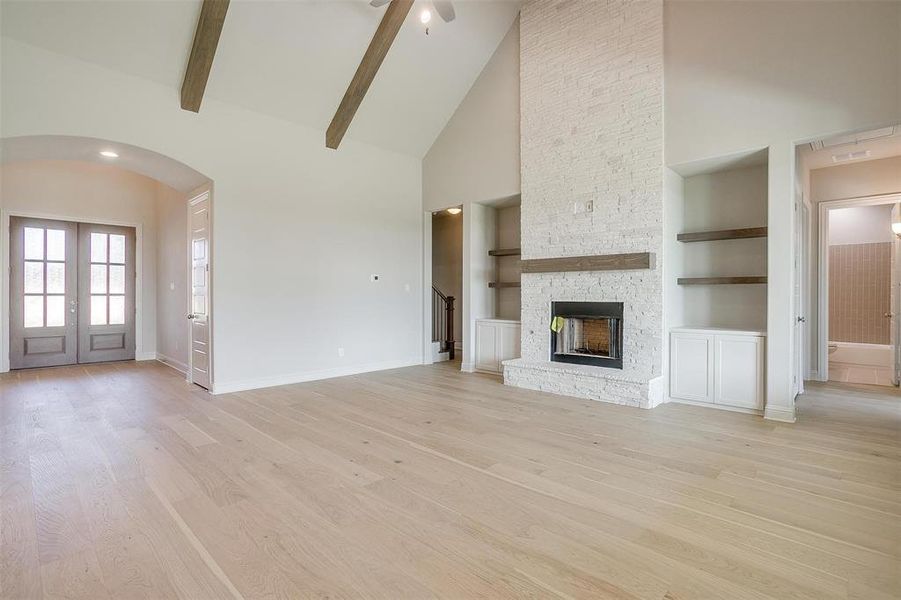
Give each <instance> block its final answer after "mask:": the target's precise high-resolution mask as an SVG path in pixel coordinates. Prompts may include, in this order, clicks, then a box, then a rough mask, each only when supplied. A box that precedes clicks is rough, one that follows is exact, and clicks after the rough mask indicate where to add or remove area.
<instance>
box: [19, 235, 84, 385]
mask: <svg viewBox="0 0 901 600" xmlns="http://www.w3.org/2000/svg"><path fill="white" fill-rule="evenodd" d="M77 231H78V226H77V225H76V224H75V223H68V222H65V221H50V220H46V219H26V218H18V217H12V218H10V254H9V257H10V278H9V282H10V303H9V305H10V315H9V325H10V327H9V329H10V348H9V366H10V368H11V369H27V368H31V367H54V366H59V365H70V364H74V363H75V362H76V361H77V360H78V344H77V341H76V340H77V331H78V326H77V319H76V314H75V305H76V289H77V280H76V264H77V263H76V254H77V246H76V237H77Z"/></svg>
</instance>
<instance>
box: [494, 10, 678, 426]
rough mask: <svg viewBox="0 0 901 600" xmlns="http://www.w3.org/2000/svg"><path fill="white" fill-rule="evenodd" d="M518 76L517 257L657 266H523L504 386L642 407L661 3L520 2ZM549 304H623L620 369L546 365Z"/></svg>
mask: <svg viewBox="0 0 901 600" xmlns="http://www.w3.org/2000/svg"><path fill="white" fill-rule="evenodd" d="M520 73H521V75H520V78H521V83H520V108H521V122H520V132H521V133H520V135H521V138H520V146H521V155H522V159H521V160H522V222H521V226H522V245H521V247H522V258H523V260H524V261H525V260H530V259H547V258H560V257H573V256H597V255H609V254H614V253H629V252H650V253H653V254H654V255H655V256H656V257H657V260H656V264H653V265H651V267H650V268H646V269H634V270H612V271H573V272H551V273H526V272H524V273H523V275H522V282H521V286H522V287H521V293H522V317H521V320H522V354H521V356H522V357H521V358H519V359H515V360H511V361H506V362H505V363H504V382H505V383H506V384H508V385H513V386H518V387H523V388H529V389H536V390H542V391H546V392H552V393H556V394H563V395H568V396H576V397H580V398H588V399H593V400H599V401H604V402H613V403H617V404H626V405H630V406H637V407H643V408H651V407H653V406H656V405H657V404H659V403H660V402H661V401H662V399H663V377H662V376H661V375H662V363H663V340H664V334H663V278H662V273H663V265H662V262H663V261H662V260H661V258H662V246H663V4H662V1H661V0H641V1H629V0H609V1H607V2H592V1H590V0H572V1H559V0H538V1H536V0H533V1H530V2H526V3H525V4H524V5H523V8H522V12H521V16H520ZM589 207H590V208H589ZM555 301H557V302H566V301H569V302H622V303H623V320H624V322H625V323H626V324H627V326H626V328H625V330H624V335H623V369H622V370H618V369H607V368H603V367H597V366H588V365H578V364H567V363H557V362H551V361H550V357H549V348H550V335H551V330H550V311H551V303H552V302H555Z"/></svg>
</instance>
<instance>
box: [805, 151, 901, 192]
mask: <svg viewBox="0 0 901 600" xmlns="http://www.w3.org/2000/svg"><path fill="white" fill-rule="evenodd" d="M898 192H901V156H896V157H893V158H882V159H879V160H868V161H864V162H857V163H850V164H845V165H837V166H834V167H827V168H825V169H814V170H812V171H811V172H810V197H811V201H812V202H814V203H817V202H825V201H827V200H846V199H849V198H860V197H863V196H877V195H880V194H897V193H898Z"/></svg>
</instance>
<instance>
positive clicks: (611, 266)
mask: <svg viewBox="0 0 901 600" xmlns="http://www.w3.org/2000/svg"><path fill="white" fill-rule="evenodd" d="M521 266H522V272H523V273H563V272H567V271H625V270H632V269H653V268H654V255H653V254H652V253H650V252H635V253H633V254H602V255H598V256H570V257H565V258H534V259H528V260H524V261H522V263H521Z"/></svg>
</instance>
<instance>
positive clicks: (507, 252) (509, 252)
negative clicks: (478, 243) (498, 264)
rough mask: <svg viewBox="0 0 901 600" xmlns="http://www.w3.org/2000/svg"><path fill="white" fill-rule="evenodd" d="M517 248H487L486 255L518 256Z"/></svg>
mask: <svg viewBox="0 0 901 600" xmlns="http://www.w3.org/2000/svg"><path fill="white" fill-rule="evenodd" d="M519 254H520V250H519V248H504V249H501V250H489V251H488V256H519Z"/></svg>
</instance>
